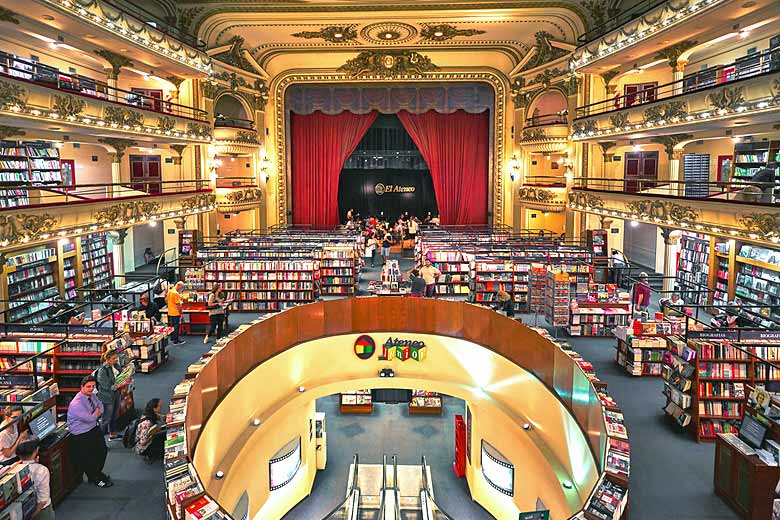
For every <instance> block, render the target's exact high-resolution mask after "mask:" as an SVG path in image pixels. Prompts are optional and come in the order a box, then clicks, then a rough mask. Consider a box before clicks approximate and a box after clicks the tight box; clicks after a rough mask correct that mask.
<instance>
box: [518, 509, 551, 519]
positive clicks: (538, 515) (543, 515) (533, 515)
mask: <svg viewBox="0 0 780 520" xmlns="http://www.w3.org/2000/svg"><path fill="white" fill-rule="evenodd" d="M518 520H550V511H548V510H545V511H529V512H528V513H520V516H519V517H518Z"/></svg>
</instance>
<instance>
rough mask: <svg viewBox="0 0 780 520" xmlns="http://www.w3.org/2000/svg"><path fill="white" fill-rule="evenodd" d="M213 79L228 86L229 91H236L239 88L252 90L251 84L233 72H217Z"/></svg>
mask: <svg viewBox="0 0 780 520" xmlns="http://www.w3.org/2000/svg"><path fill="white" fill-rule="evenodd" d="M214 79H217V80H219V81H224V82H225V83H227V84H228V85H230V90H232V91H234V92H235V91H236V90H238V89H239V88H241V87H243V88H249V89H251V88H252V84H251V83H249V82H248V81H247V80H246V79H244V78H243V77H241V76H239V75H238V74H236V73H235V72H227V71H223V72H218V73H217V74H214Z"/></svg>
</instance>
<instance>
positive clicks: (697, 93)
mask: <svg viewBox="0 0 780 520" xmlns="http://www.w3.org/2000/svg"><path fill="white" fill-rule="evenodd" d="M778 110H780V47H778V48H774V49H771V50H767V51H764V52H757V53H753V54H750V55H748V56H745V57H741V58H739V59H737V60H736V61H733V62H730V63H726V64H722V65H717V66H713V67H708V68H706V69H704V70H700V71H698V72H694V73H692V74H688V75H685V76H683V77H682V78H681V79H678V80H675V81H672V82H669V83H665V84H663V85H658V86H656V85H654V84H652V83H650V84H647V85H646V86H644V87H641V86H638V88H636V89H634V90H631V91H629V90H628V89H627V88H625V89H624V91H623V92H621V93H617V94H616V95H615V97H614V98H612V99H606V100H604V101H599V102H596V103H591V104H588V105H584V106H580V107H577V112H576V116H575V122H574V125H573V128H572V134H573V136H572V137H573V138H574V139H575V140H589V139H592V140H596V139H604V138H605V137H616V136H626V137H630V138H632V139H641V138H643V137H647V136H653V135H664V134H679V133H685V132H690V131H694V130H698V129H703V128H704V129H708V130H711V129H714V128H729V127H733V126H743V125H749V124H758V123H768V122H772V121H774V120H776V118H777V112H778ZM705 123H706V126H705Z"/></svg>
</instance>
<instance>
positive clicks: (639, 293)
mask: <svg viewBox="0 0 780 520" xmlns="http://www.w3.org/2000/svg"><path fill="white" fill-rule="evenodd" d="M649 306H650V284H648V283H647V273H645V272H642V273H640V274H639V281H638V282H636V283H635V284H634V308H635V309H636V310H637V311H638V312H647V308H648V307H649Z"/></svg>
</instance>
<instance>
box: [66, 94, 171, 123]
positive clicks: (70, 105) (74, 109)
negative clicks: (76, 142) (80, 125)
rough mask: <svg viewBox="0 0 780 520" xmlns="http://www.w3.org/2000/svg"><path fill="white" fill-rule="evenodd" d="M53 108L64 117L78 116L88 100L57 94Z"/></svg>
mask: <svg viewBox="0 0 780 520" xmlns="http://www.w3.org/2000/svg"><path fill="white" fill-rule="evenodd" d="M51 108H52V110H54V111H55V112H57V113H58V114H59V115H60V116H62V117H65V118H69V117H76V116H77V115H79V114H81V113H82V112H83V111H84V109H85V108H87V102H86V101H84V100H83V99H82V98H80V97H76V96H71V95H68V94H65V95H59V94H55V95H54V103H52V106H51ZM174 124H175V123H174Z"/></svg>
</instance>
